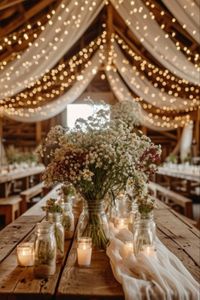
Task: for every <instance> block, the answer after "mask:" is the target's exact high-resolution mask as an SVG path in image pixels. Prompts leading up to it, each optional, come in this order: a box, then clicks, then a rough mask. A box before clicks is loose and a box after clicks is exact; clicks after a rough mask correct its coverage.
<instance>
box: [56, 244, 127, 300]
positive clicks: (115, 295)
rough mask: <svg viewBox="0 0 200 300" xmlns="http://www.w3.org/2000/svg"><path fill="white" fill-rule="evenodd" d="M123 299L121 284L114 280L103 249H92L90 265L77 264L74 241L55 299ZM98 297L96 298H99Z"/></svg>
mask: <svg viewBox="0 0 200 300" xmlns="http://www.w3.org/2000/svg"><path fill="white" fill-rule="evenodd" d="M98 297H99V298H101V299H108V298H109V297H112V299H124V294H123V290H122V287H121V285H120V284H119V283H118V282H117V281H116V280H115V278H114V276H113V273H112V270H111V266H110V262H109V259H108V257H107V255H106V253H105V252H104V251H93V253H92V261H91V265H90V267H87V268H85V267H84V268H83V267H82V268H81V267H79V266H78V265H77V253H76V241H74V242H73V245H72V249H71V250H70V253H69V256H68V258H67V262H66V265H65V267H64V270H63V273H62V276H61V279H60V282H59V286H58V290H57V295H56V299H59V300H61V299H63V300H64V299H77V300H78V299H83V298H84V299H97V298H98ZM99 298H98V299H99Z"/></svg>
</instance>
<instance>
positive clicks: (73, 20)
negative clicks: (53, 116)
mask: <svg viewBox="0 0 200 300" xmlns="http://www.w3.org/2000/svg"><path fill="white" fill-rule="evenodd" d="M93 3H96V4H95V5H93ZM103 5H104V4H103V1H101V0H96V1H95V2H94V1H93V0H88V1H84V0H80V1H79V5H77V6H76V5H74V1H73V0H70V1H69V0H64V1H63V2H62V3H61V4H60V5H59V7H58V8H57V10H56V12H55V14H54V16H53V17H52V19H51V20H50V21H49V22H48V24H47V25H46V27H45V30H44V31H43V32H42V33H41V34H40V36H39V37H38V38H37V39H36V40H35V42H34V43H33V44H32V46H30V47H29V49H28V50H27V51H25V52H24V53H23V54H22V56H21V58H20V59H18V60H16V61H14V62H12V63H10V64H9V65H8V67H6V68H5V69H4V70H3V71H2V72H0V99H3V98H5V97H7V96H13V95H15V94H17V93H18V92H20V91H22V90H23V89H25V88H26V87H27V86H29V85H30V84H33V83H34V82H35V81H36V80H37V79H39V78H40V77H41V76H42V75H44V73H45V72H47V71H49V70H50V69H51V68H52V67H53V66H54V65H55V64H56V63H57V62H58V61H59V60H60V59H61V58H62V57H63V55H64V54H66V52H67V51H68V50H69V49H70V48H71V47H72V46H73V45H74V44H75V42H76V41H77V40H78V39H79V38H80V37H81V36H82V34H83V33H84V31H85V30H86V29H87V28H88V27H89V25H90V24H91V23H92V21H93V20H94V19H95V17H96V16H97V15H98V13H99V12H100V10H101V9H102V7H103ZM89 8H90V9H89Z"/></svg>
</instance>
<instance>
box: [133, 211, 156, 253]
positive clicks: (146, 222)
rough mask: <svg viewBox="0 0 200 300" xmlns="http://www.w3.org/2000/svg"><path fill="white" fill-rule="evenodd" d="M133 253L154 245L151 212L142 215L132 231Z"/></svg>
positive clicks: (153, 223)
mask: <svg viewBox="0 0 200 300" xmlns="http://www.w3.org/2000/svg"><path fill="white" fill-rule="evenodd" d="M133 245H134V253H135V255H137V254H139V252H141V251H144V249H145V248H146V247H147V246H148V247H153V246H154V245H155V222H154V220H153V215H152V214H146V215H142V216H141V217H140V218H139V219H138V220H137V221H136V222H135V226H134V231H133Z"/></svg>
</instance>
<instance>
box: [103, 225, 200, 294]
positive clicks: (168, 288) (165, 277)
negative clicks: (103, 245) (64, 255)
mask: <svg viewBox="0 0 200 300" xmlns="http://www.w3.org/2000/svg"><path fill="white" fill-rule="evenodd" d="M112 232H114V230H112ZM131 239H132V233H131V232H130V231H129V230H127V229H122V230H121V231H120V232H119V233H118V234H116V232H115V236H114V234H113V238H112V239H111V243H110V245H109V247H108V248H107V255H108V256H109V258H110V263H111V267H112V270H113V274H114V276H115V278H116V280H117V281H118V282H119V283H120V284H121V285H122V287H123V290H124V294H125V299H126V300H144V299H148V300H153V299H155V300H175V299H176V300H198V299H200V286H199V284H198V282H197V281H196V280H194V278H193V277H192V275H191V274H190V273H189V272H188V270H187V269H186V268H185V267H184V266H183V264H182V262H181V261H180V260H179V259H178V258H177V257H176V256H175V255H174V254H173V253H172V252H170V251H169V250H168V249H167V248H166V247H165V246H164V245H163V244H162V243H161V242H160V240H159V239H156V249H157V255H156V257H152V256H150V257H149V256H146V255H144V254H139V255H138V257H137V259H136V257H135V256H134V254H130V255H129V256H128V257H125V256H124V252H123V247H124V242H125V241H127V240H129V241H130V240H131Z"/></svg>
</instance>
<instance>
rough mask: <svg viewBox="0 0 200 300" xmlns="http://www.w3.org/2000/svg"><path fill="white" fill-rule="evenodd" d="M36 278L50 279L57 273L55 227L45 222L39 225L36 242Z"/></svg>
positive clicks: (34, 269)
mask: <svg viewBox="0 0 200 300" xmlns="http://www.w3.org/2000/svg"><path fill="white" fill-rule="evenodd" d="M34 255H35V256H34V268H33V271H34V276H35V277H36V278H48V276H50V275H54V274H55V271H56V240H55V235H54V226H53V225H52V224H50V223H49V222H47V221H45V222H42V223H38V224H37V227H36V238H35V242H34Z"/></svg>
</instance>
